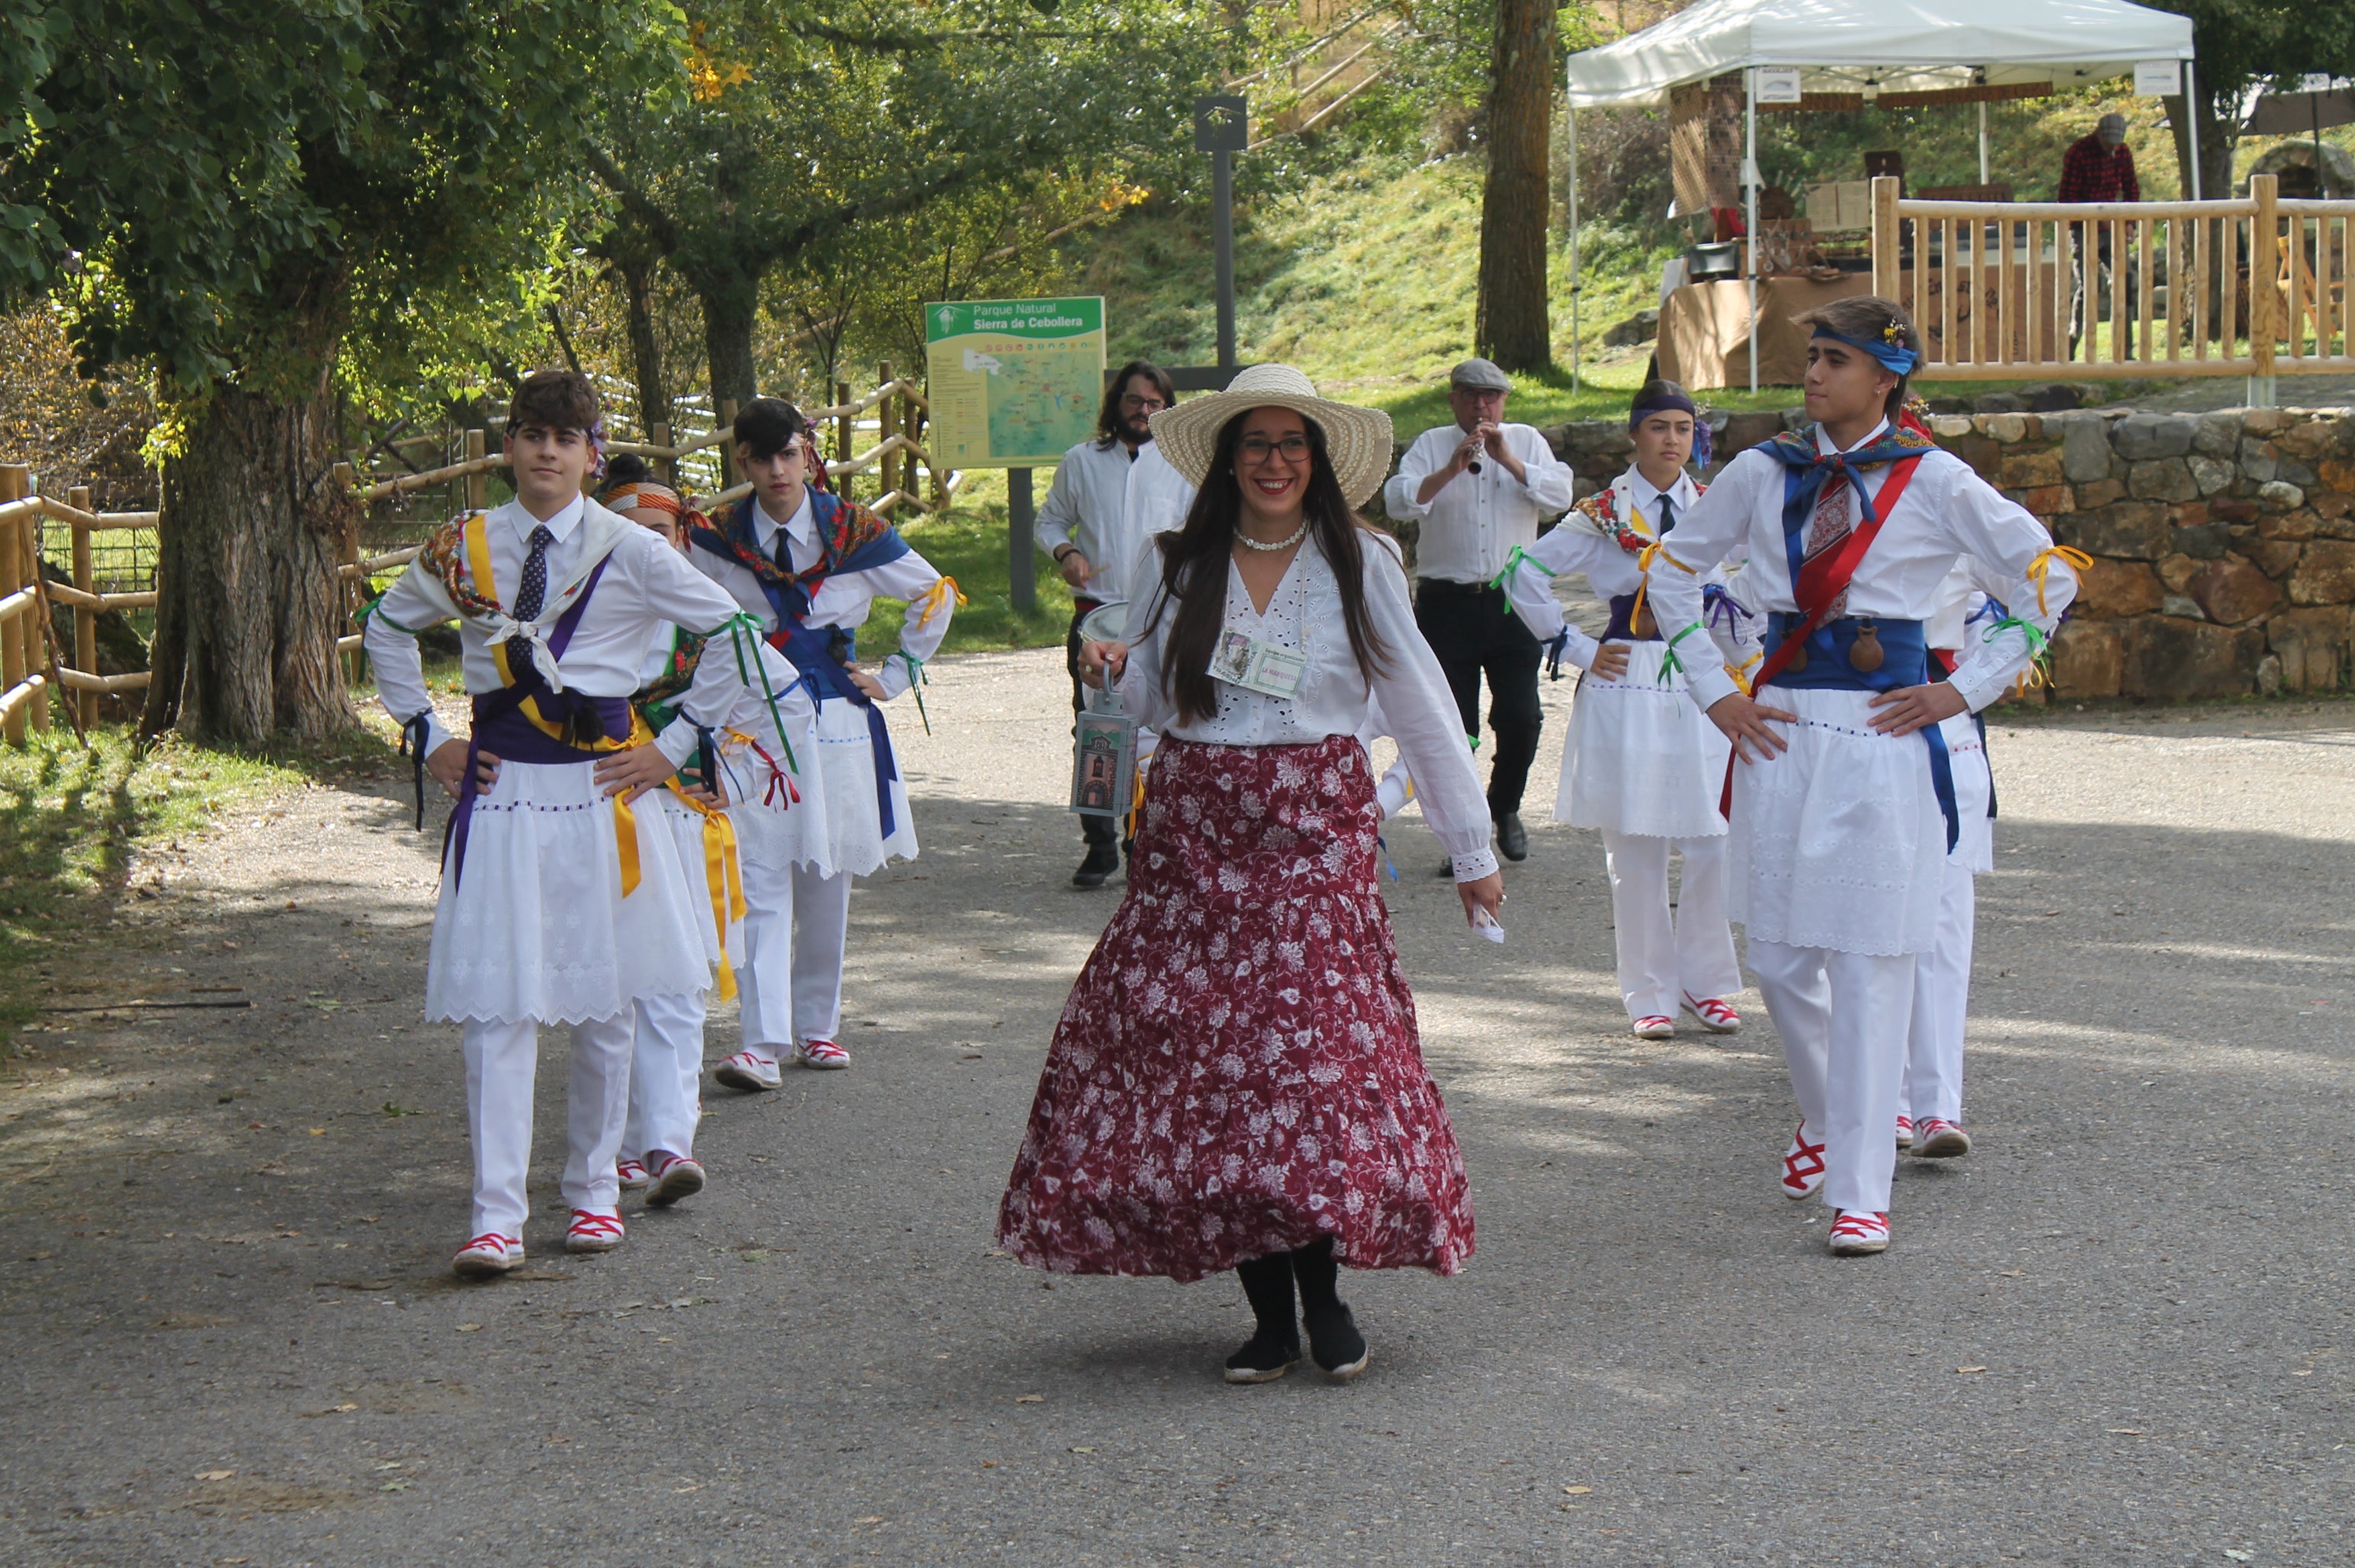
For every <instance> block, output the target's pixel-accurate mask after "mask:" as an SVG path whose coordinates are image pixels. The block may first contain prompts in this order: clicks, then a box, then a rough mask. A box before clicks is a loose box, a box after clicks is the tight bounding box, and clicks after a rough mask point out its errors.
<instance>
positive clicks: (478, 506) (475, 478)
mask: <svg viewBox="0 0 2355 1568" xmlns="http://www.w3.org/2000/svg"><path fill="white" fill-rule="evenodd" d="M490 450H491V443H490V437H489V435H488V434H487V433H485V432H482V431H479V430H470V431H468V432H466V461H467V462H469V463H472V462H474V460H475V459H476V458H479V457H483V456H486V455H488V453H489V452H490ZM490 504H491V476H490V475H487V474H482V473H475V474H469V475H466V509H467V510H468V511H470V512H479V511H481V510H482V509H483V508H484V507H487V506H489V505H490Z"/></svg>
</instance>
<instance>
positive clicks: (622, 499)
mask: <svg viewBox="0 0 2355 1568" xmlns="http://www.w3.org/2000/svg"><path fill="white" fill-rule="evenodd" d="M598 500H599V501H601V502H602V503H603V504H604V506H605V507H607V508H609V509H610V510H613V511H616V512H628V511H639V510H643V511H648V512H667V513H669V514H670V515H671V516H672V517H677V516H679V515H680V514H681V513H682V512H684V511H686V509H687V507H686V503H684V502H682V501H681V500H680V499H679V498H678V492H677V491H676V490H674V489H672V488H671V487H670V486H669V485H656V484H655V483H653V482H652V481H651V480H640V481H638V482H637V483H635V484H633V485H614V486H613V488H612V489H611V490H608V491H606V492H605V493H604V494H603V495H602V496H599V497H598Z"/></svg>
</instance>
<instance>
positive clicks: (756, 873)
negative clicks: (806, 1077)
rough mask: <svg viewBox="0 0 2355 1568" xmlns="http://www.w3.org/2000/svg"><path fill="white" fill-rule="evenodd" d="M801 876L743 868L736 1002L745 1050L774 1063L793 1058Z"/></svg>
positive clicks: (783, 869) (783, 868)
mask: <svg viewBox="0 0 2355 1568" xmlns="http://www.w3.org/2000/svg"><path fill="white" fill-rule="evenodd" d="M801 876H802V874H801V872H800V871H798V870H797V869H794V868H792V867H789V866H760V865H755V864H753V863H752V862H751V861H750V860H747V861H745V862H744V961H743V962H742V963H741V964H739V965H736V999H737V1005H738V1007H739V1008H741V1012H742V1019H743V1035H744V1049H745V1050H747V1051H751V1052H753V1053H754V1054H755V1055H758V1056H765V1057H767V1058H768V1059H769V1060H770V1061H777V1060H779V1059H781V1058H783V1057H786V1056H790V1055H792V1054H793V1050H792V1047H793V1042H794V888H795V887H796V886H798V885H799V884H800V881H801Z"/></svg>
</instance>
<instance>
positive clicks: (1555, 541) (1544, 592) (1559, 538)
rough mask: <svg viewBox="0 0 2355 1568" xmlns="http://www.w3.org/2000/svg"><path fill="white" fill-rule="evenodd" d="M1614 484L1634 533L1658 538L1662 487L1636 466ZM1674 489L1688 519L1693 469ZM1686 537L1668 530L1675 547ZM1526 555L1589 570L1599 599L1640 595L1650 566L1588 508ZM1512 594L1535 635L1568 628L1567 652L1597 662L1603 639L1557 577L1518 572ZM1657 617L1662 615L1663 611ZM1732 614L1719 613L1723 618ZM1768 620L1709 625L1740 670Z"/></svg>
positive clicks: (1717, 573) (1583, 662)
mask: <svg viewBox="0 0 2355 1568" xmlns="http://www.w3.org/2000/svg"><path fill="white" fill-rule="evenodd" d="M1611 489H1612V492H1613V494H1614V496H1615V497H1616V499H1617V501H1618V506H1619V513H1620V515H1621V516H1622V517H1626V518H1628V519H1629V520H1630V522H1632V523H1633V525H1634V527H1635V531H1636V533H1637V534H1638V535H1639V536H1641V537H1642V538H1644V539H1657V538H1658V537H1659V524H1660V496H1661V494H1662V492H1661V491H1660V490H1659V489H1658V488H1657V487H1656V486H1655V485H1653V484H1652V482H1651V481H1650V480H1648V479H1646V478H1645V477H1644V475H1643V474H1642V472H1641V471H1640V470H1638V469H1636V468H1634V467H1630V468H1629V469H1628V470H1627V472H1626V473H1625V474H1622V475H1620V476H1619V477H1618V478H1616V479H1614V480H1613V481H1612V482H1611ZM1667 495H1668V504H1669V506H1671V507H1674V508H1675V510H1676V515H1677V517H1678V519H1679V520H1681V519H1682V518H1683V517H1684V516H1685V514H1686V513H1687V512H1689V511H1690V510H1691V509H1692V507H1693V505H1694V503H1695V502H1697V501H1699V500H1700V497H1701V490H1700V485H1696V484H1694V483H1693V482H1692V476H1691V475H1689V474H1685V473H1683V472H1681V471H1680V472H1678V475H1677V480H1676V483H1675V484H1673V485H1669V486H1668V491H1667ZM1683 537H1684V530H1683V529H1682V528H1678V529H1676V530H1675V531H1674V532H1672V533H1671V534H1670V535H1669V539H1670V541H1671V548H1673V541H1674V540H1676V539H1681V538H1683ZM1521 554H1522V557H1523V559H1525V560H1533V561H1535V562H1537V563H1538V564H1539V565H1540V566H1541V567H1543V568H1545V571H1550V572H1552V573H1554V575H1555V576H1557V577H1562V576H1568V575H1569V574H1571V573H1572V572H1582V573H1584V574H1585V577H1586V585H1587V586H1588V587H1589V588H1591V589H1593V591H1594V596H1595V597H1596V598H1598V599H1605V600H1608V599H1615V598H1617V597H1618V596H1619V595H1621V594H1623V593H1633V592H1636V585H1637V584H1638V583H1640V582H1642V581H1644V573H1643V571H1642V570H1641V569H1640V568H1639V567H1637V566H1636V551H1633V550H1630V549H1626V548H1625V547H1624V546H1622V545H1621V544H1620V542H1619V541H1618V540H1617V539H1612V538H1609V537H1608V536H1606V535H1605V534H1604V533H1603V532H1602V531H1601V530H1600V529H1598V528H1595V527H1594V525H1593V524H1592V523H1590V522H1589V521H1588V520H1587V518H1586V516H1585V514H1584V513H1582V512H1572V514H1571V515H1570V516H1569V517H1565V518H1563V519H1562V520H1561V524H1560V525H1559V526H1558V527H1556V528H1554V530H1553V531H1552V532H1551V533H1550V534H1548V535H1546V536H1545V537H1544V538H1543V539H1540V540H1538V542H1537V543H1535V544H1533V545H1530V546H1529V548H1528V549H1524V550H1523V551H1522V552H1521ZM1724 578H1725V573H1724V572H1723V571H1722V570H1712V571H1710V573H1709V574H1708V575H1707V576H1706V577H1705V578H1704V579H1703V581H1708V582H1721V581H1724ZM1505 598H1506V601H1507V602H1508V603H1510V604H1511V605H1512V607H1513V613H1515V614H1517V615H1518V616H1519V617H1520V618H1521V624H1523V625H1525V626H1527V627H1529V635H1531V636H1533V637H1535V638H1537V640H1538V641H1539V642H1540V643H1550V642H1552V641H1553V640H1554V638H1555V637H1557V636H1560V635H1562V634H1564V633H1567V634H1569V635H1568V638H1567V640H1566V641H1565V642H1564V643H1563V645H1562V657H1563V658H1564V659H1565V660H1566V661H1568V662H1569V663H1571V664H1574V665H1576V666H1577V667H1579V668H1581V669H1590V668H1592V667H1593V664H1594V656H1595V654H1596V652H1597V651H1599V650H1600V649H1601V647H1602V644H1601V643H1599V642H1597V641H1596V640H1595V639H1594V638H1593V637H1591V636H1589V635H1587V634H1586V633H1585V632H1584V631H1582V630H1581V629H1580V628H1579V627H1577V626H1573V625H1572V624H1570V621H1569V618H1568V617H1567V616H1566V615H1564V614H1563V613H1562V608H1561V600H1559V599H1558V598H1556V597H1555V596H1554V591H1553V579H1552V578H1550V577H1548V576H1546V575H1545V572H1543V571H1528V570H1526V569H1524V570H1522V571H1516V572H1514V573H1513V575H1512V576H1511V577H1509V578H1508V579H1506V581H1505ZM1751 607H1752V606H1745V608H1751ZM1653 619H1654V620H1655V621H1657V620H1658V619H1659V616H1658V614H1657V612H1656V613H1655V614H1654V616H1653ZM1727 619H1728V618H1727V617H1724V616H1721V617H1719V620H1720V622H1724V621H1725V620H1727ZM1761 624H1763V623H1762V622H1761V621H1760V620H1759V619H1758V618H1756V617H1753V618H1752V619H1751V620H1748V621H1743V620H1741V619H1740V618H1739V617H1733V618H1732V625H1733V626H1734V627H1736V628H1738V629H1739V630H1738V632H1737V631H1733V630H1729V629H1728V627H1727V626H1725V625H1724V624H1715V625H1711V626H1710V629H1709V630H1710V638H1711V639H1712V640H1713V641H1714V642H1715V643H1716V644H1717V647H1718V653H1719V655H1720V656H1721V657H1722V658H1723V659H1724V660H1725V662H1726V663H1728V664H1730V665H1732V666H1734V667H1736V668H1739V667H1741V666H1742V662H1743V661H1744V660H1745V659H1747V658H1748V657H1749V656H1750V654H1751V653H1752V652H1753V651H1755V650H1754V648H1753V646H1752V645H1753V643H1754V641H1755V639H1756V638H1757V637H1758V636H1759V635H1761V633H1760V631H1759V629H1758V628H1759V626H1760V625H1761Z"/></svg>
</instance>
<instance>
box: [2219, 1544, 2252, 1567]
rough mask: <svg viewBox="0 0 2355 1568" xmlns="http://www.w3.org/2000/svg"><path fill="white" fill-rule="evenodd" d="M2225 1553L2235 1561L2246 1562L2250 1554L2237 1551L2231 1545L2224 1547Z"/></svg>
mask: <svg viewBox="0 0 2355 1568" xmlns="http://www.w3.org/2000/svg"><path fill="white" fill-rule="evenodd" d="M2224 1555H2225V1556H2227V1557H2229V1558H2231V1559H2232V1561H2233V1562H2235V1563H2246V1562H2247V1561H2248V1560H2249V1554H2248V1553H2247V1552H2235V1551H2233V1550H2232V1548H2231V1547H2229V1546H2227V1547H2226V1548H2224Z"/></svg>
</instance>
